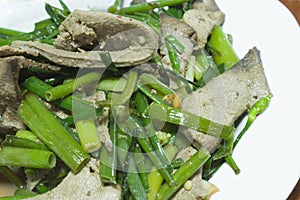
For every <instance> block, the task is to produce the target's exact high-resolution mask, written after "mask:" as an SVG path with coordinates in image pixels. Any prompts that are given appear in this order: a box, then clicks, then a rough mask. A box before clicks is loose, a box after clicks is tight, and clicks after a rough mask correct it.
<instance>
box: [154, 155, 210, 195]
mask: <svg viewBox="0 0 300 200" xmlns="http://www.w3.org/2000/svg"><path fill="white" fill-rule="evenodd" d="M209 157H210V154H209V152H208V151H207V150H205V149H200V150H199V151H198V152H197V153H195V154H194V155H193V156H192V157H191V158H190V159H189V160H187V161H186V162H185V163H184V164H183V165H182V166H181V167H180V168H179V169H178V170H177V171H176V172H175V174H174V175H173V178H174V180H175V181H176V182H177V185H176V186H174V187H170V186H169V185H168V184H163V185H162V186H161V188H160V190H159V193H158V194H157V200H164V199H168V198H170V197H171V196H172V195H173V194H174V193H175V192H176V191H177V190H178V189H179V188H180V187H181V186H182V185H183V184H184V183H185V182H186V181H187V180H188V179H189V178H190V177H191V176H192V175H193V174H195V173H196V172H197V170H199V168H200V167H201V166H203V164H204V163H205V162H206V161H207V160H208V159H209Z"/></svg>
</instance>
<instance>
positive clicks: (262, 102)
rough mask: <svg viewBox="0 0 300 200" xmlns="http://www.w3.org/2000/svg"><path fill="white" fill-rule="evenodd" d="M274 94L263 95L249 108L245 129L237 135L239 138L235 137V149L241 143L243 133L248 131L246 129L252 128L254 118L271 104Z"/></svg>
mask: <svg viewBox="0 0 300 200" xmlns="http://www.w3.org/2000/svg"><path fill="white" fill-rule="evenodd" d="M271 98H272V95H268V96H266V97H263V98H261V99H259V100H258V101H257V102H256V103H255V104H254V105H253V106H252V107H251V108H250V110H249V112H248V120H247V123H246V125H245V127H244V128H243V130H242V131H241V132H240V133H239V135H238V136H237V138H236V139H235V141H234V143H233V149H234V148H235V147H236V145H237V144H238V143H239V141H240V139H241V138H242V137H243V135H244V134H245V133H246V131H247V130H248V129H249V128H250V126H251V125H252V123H253V122H254V120H255V119H256V117H257V116H258V115H260V114H261V113H263V112H264V111H265V110H266V109H267V108H268V107H269V104H270V101H271Z"/></svg>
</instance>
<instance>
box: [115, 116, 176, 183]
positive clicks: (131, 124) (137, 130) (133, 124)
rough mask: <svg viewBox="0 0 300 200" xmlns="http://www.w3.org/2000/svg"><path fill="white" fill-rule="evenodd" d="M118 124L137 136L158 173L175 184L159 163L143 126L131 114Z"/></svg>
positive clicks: (164, 167) (163, 166)
mask: <svg viewBox="0 0 300 200" xmlns="http://www.w3.org/2000/svg"><path fill="white" fill-rule="evenodd" d="M120 126H123V127H120V128H122V130H124V131H125V132H126V133H127V134H129V135H130V134H134V135H135V136H136V137H137V141H138V143H139V145H140V146H141V148H142V149H143V150H144V151H145V152H146V153H147V155H148V156H149V158H150V159H151V161H152V163H153V164H154V166H155V167H156V169H158V170H159V172H160V174H161V175H162V176H163V177H164V179H165V181H166V182H167V183H168V184H169V185H171V186H174V185H176V182H175V181H174V179H173V177H172V175H171V173H170V172H169V171H168V170H167V169H166V166H165V165H163V164H162V163H161V161H160V159H159V158H158V157H157V155H156V154H155V152H154V149H153V147H152V145H151V144H150V142H149V140H148V138H147V135H146V133H145V131H144V128H143V126H142V125H141V124H140V123H139V122H138V121H136V120H134V119H133V117H132V116H129V117H128V119H127V121H126V122H125V123H124V124H120Z"/></svg>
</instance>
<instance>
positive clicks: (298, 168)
mask: <svg viewBox="0 0 300 200" xmlns="http://www.w3.org/2000/svg"><path fill="white" fill-rule="evenodd" d="M47 2H50V3H51V4H54V5H58V1H50V0H49V1H47ZM65 2H66V4H67V5H69V6H70V8H72V9H74V8H104V7H105V6H108V5H111V4H112V2H113V0H110V1H107V0H105V1H104V0H99V1H95V0H88V1H79V0H65ZM96 2H97V4H96ZM217 2H218V5H219V7H220V8H221V9H222V10H223V11H224V12H225V14H226V20H225V24H224V30H225V32H227V33H230V34H232V36H233V39H234V48H235V49H236V50H237V52H238V54H239V56H240V57H243V56H244V54H245V53H246V52H247V51H248V49H250V48H252V47H253V46H257V47H258V48H259V49H260V50H261V57H262V60H263V63H264V67H265V71H266V75H267V78H268V81H269V84H270V87H271V89H272V92H273V95H274V97H273V99H272V102H271V105H270V107H269V109H268V110H267V111H266V112H265V113H264V114H263V115H262V116H261V117H259V118H258V119H257V121H256V123H255V124H254V125H253V126H252V127H251V129H250V130H249V131H248V132H247V134H246V135H245V137H244V138H243V139H242V141H241V142H240V143H239V145H238V146H237V148H236V150H235V152H234V155H233V156H234V158H235V160H236V162H237V163H238V165H239V167H240V168H241V173H240V174H239V175H238V176H236V175H234V174H233V172H232V171H231V170H230V169H229V167H228V166H226V165H224V166H223V167H222V168H221V170H219V172H218V173H217V174H216V175H215V176H214V177H213V178H212V179H211V182H212V183H214V184H216V185H217V186H218V187H219V188H220V192H218V193H217V194H216V195H215V196H214V197H213V198H212V199H213V200H227V199H234V200H235V199H237V200H240V199H243V200H253V199H255V200H260V199H262V200H264V199H272V200H277V199H278V200H282V199H286V198H287V196H288V195H289V193H290V192H291V190H292V188H293V187H294V185H295V184H296V182H297V180H298V178H299V177H300V156H299V153H300V145H299V142H300V126H299V124H300V118H299V113H298V112H300V109H299V102H300V92H299V88H298V87H299V85H300V78H299V76H300V68H299V67H300V66H299V57H300V53H299V52H300V51H299V49H300V29H299V26H298V24H297V22H296V20H295V19H294V17H293V16H292V14H291V13H290V12H289V11H288V10H287V9H286V8H285V7H284V6H283V5H282V4H281V3H280V2H279V1H277V0H264V1H261V0H251V1H239V0H227V1H221V0H218V1H217ZM0 7H1V12H0V27H8V28H13V29H20V30H24V31H29V30H32V28H33V23H34V22H36V21H37V20H40V19H43V18H45V17H46V16H47V15H46V13H45V11H44V8H43V2H42V1H40V0H14V1H11V0H1V1H0ZM0 188H1V187H0Z"/></svg>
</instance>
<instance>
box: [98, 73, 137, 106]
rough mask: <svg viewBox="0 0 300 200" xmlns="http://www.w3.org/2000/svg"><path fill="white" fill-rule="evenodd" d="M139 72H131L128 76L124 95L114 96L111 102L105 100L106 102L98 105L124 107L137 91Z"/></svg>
mask: <svg viewBox="0 0 300 200" xmlns="http://www.w3.org/2000/svg"><path fill="white" fill-rule="evenodd" d="M137 78H138V75H137V72H136V71H130V72H129V74H128V78H127V82H126V86H125V88H124V91H123V92H122V94H113V95H112V97H111V99H110V100H104V101H98V102H97V103H98V104H99V105H100V106H101V105H106V106H107V105H114V106H116V105H122V104H125V103H126V102H128V101H129V99H130V98H131V96H132V94H133V92H134V91H135V89H136V85H137Z"/></svg>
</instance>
